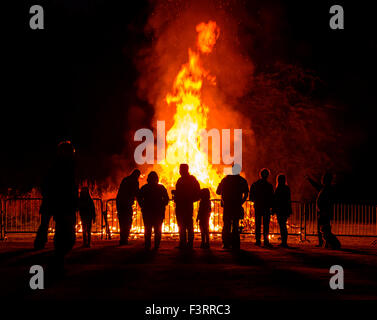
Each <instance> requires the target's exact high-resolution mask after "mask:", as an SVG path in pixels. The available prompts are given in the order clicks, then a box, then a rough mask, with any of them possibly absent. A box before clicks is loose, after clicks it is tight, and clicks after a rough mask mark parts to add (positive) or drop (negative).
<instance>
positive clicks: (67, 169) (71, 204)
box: [36, 141, 78, 272]
mask: <svg viewBox="0 0 377 320" xmlns="http://www.w3.org/2000/svg"><path fill="white" fill-rule="evenodd" d="M74 153H75V150H74V148H73V146H72V144H71V142H70V141H63V142H61V143H59V145H58V148H57V154H56V158H55V160H54V162H53V164H52V166H51V168H50V170H49V172H48V175H47V177H46V179H45V182H44V183H43V186H42V195H43V200H42V209H41V212H42V219H44V220H43V222H42V224H41V228H40V229H39V230H38V234H37V239H36V246H37V247H38V246H39V248H40V247H41V246H42V244H43V245H44V243H45V240H46V239H47V228H48V222H49V217H51V216H52V217H53V218H54V220H55V236H54V246H55V258H56V260H55V265H54V267H56V268H57V269H56V271H57V272H60V271H63V266H64V256H65V255H66V254H67V253H68V252H69V251H70V250H71V249H72V247H73V245H74V244H75V240H76V234H75V225H76V211H77V207H78V189H77V186H76V183H75V165H74ZM42 229H43V230H42ZM38 237H40V238H38ZM40 239H41V240H40ZM39 241H40V242H39Z"/></svg>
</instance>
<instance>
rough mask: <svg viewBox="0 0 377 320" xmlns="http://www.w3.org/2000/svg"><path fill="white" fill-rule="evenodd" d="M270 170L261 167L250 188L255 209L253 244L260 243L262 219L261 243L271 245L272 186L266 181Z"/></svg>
mask: <svg viewBox="0 0 377 320" xmlns="http://www.w3.org/2000/svg"><path fill="white" fill-rule="evenodd" d="M269 175H270V171H269V170H268V169H262V170H261V172H260V177H261V178H260V179H259V180H258V181H256V182H254V183H253V184H252V186H251V188H250V200H251V201H252V202H254V210H255V244H256V245H257V246H259V245H260V244H261V226H262V219H263V244H264V246H266V247H271V244H270V241H269V239H268V235H269V230H270V217H271V208H272V205H273V200H274V187H273V186H272V184H271V183H269V182H268V181H267V179H268V176H269Z"/></svg>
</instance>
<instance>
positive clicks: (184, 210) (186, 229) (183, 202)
mask: <svg viewBox="0 0 377 320" xmlns="http://www.w3.org/2000/svg"><path fill="white" fill-rule="evenodd" d="M179 173H180V174H181V177H180V178H179V179H178V181H177V183H176V185H175V191H174V192H173V196H174V201H175V215H176V217H177V223H178V228H179V248H181V249H183V248H192V247H193V244H194V223H193V212H194V202H196V201H198V200H199V199H200V185H199V182H198V181H197V180H196V178H195V177H194V176H192V175H190V174H189V167H188V165H187V164H181V165H180V167H179Z"/></svg>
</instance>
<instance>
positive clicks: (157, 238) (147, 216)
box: [137, 171, 169, 250]
mask: <svg viewBox="0 0 377 320" xmlns="http://www.w3.org/2000/svg"><path fill="white" fill-rule="evenodd" d="M147 182H148V183H147V184H145V185H144V186H142V188H141V189H140V192H139V193H138V195H137V201H138V202H139V205H140V208H141V212H142V214H143V221H144V230H145V231H144V237H145V248H146V249H148V250H149V249H150V248H151V237H152V228H153V229H154V248H155V249H158V248H159V246H160V242H161V228H162V222H163V221H164V218H165V207H166V206H167V205H168V203H169V195H168V192H167V190H166V188H165V187H164V186H163V185H162V184H159V183H158V175H157V173H156V172H155V171H151V172H150V173H149V175H148V178H147Z"/></svg>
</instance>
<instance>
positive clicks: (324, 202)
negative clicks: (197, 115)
mask: <svg viewBox="0 0 377 320" xmlns="http://www.w3.org/2000/svg"><path fill="white" fill-rule="evenodd" d="M74 154H75V150H74V148H73V146H72V144H71V143H70V142H69V141H64V142H61V143H60V144H59V145H58V150H57V154H56V159H55V160H54V162H53V164H52V166H51V168H50V170H49V172H48V174H47V177H46V179H45V180H44V183H43V185H42V188H41V189H42V197H43V201H42V205H41V208H40V213H41V224H40V227H39V229H38V232H37V236H36V238H35V242H34V246H35V248H36V249H42V248H44V246H45V244H46V242H47V233H48V226H49V222H50V220H51V218H53V219H54V220H55V236H54V246H55V252H56V259H57V260H56V261H57V262H58V264H62V261H63V260H64V256H65V254H66V253H68V252H69V251H70V250H71V249H72V247H73V245H74V243H75V237H76V233H75V225H76V211H77V210H78V211H79V214H80V218H81V222H82V229H83V245H84V247H90V244H91V226H92V223H93V222H94V221H95V218H96V214H95V207H94V203H93V200H92V198H91V196H90V192H89V189H88V188H87V187H83V188H81V192H80V194H79V192H78V188H77V186H76V183H75V170H74ZM240 171H241V168H240V166H239V165H237V164H234V165H233V167H232V173H231V174H229V175H227V176H226V177H224V178H223V179H222V180H221V182H220V184H219V185H218V187H217V190H216V193H217V194H218V195H219V196H221V206H222V207H223V229H222V242H223V248H224V249H226V250H228V249H232V250H238V249H240V226H239V225H240V220H241V219H243V218H244V208H243V204H244V203H245V201H247V199H249V200H251V201H252V202H253V203H254V210H255V244H256V245H257V246H261V245H262V243H261V240H262V239H261V238H262V234H261V230H262V224H263V246H265V247H271V246H272V245H271V244H270V241H269V225H270V218H271V215H272V214H276V216H277V221H278V224H279V227H280V234H281V246H282V247H286V248H287V247H288V231H287V220H288V218H289V216H290V215H291V214H292V205H291V191H290V188H289V187H288V185H287V181H286V177H285V175H283V174H280V175H279V176H278V177H277V185H276V189H275V190H274V187H273V185H272V184H271V183H270V182H269V175H270V171H269V170H268V169H262V170H261V171H260V179H259V180H257V181H256V182H254V183H252V184H251V186H250V188H249V185H248V182H247V181H246V179H245V178H243V177H241V175H240ZM179 172H180V178H179V179H178V180H177V182H176V185H175V189H174V190H172V197H173V200H174V203H175V215H176V220H177V224H178V229H179V245H178V248H180V249H192V248H193V245H194V203H195V202H198V201H199V210H198V215H197V222H199V226H200V232H201V245H200V247H201V248H203V249H208V248H209V247H210V236H209V235H210V231H209V225H210V217H211V211H212V208H211V199H210V198H211V195H210V190H209V189H207V188H203V189H201V188H200V184H199V182H198V181H197V179H196V178H195V176H193V175H191V174H190V172H189V166H188V165H187V164H181V165H180V168H179ZM139 177H140V171H139V170H138V169H135V170H134V171H133V172H132V173H131V174H130V175H129V176H127V177H125V178H124V179H123V180H122V182H121V184H120V187H119V190H118V193H117V197H116V208H117V213H118V221H119V228H120V245H127V244H128V240H129V236H130V231H131V226H132V220H133V205H134V202H135V200H136V201H137V202H138V203H139V205H140V208H141V212H142V217H143V221H144V230H145V231H144V235H145V248H146V249H147V250H149V249H151V246H152V243H151V239H152V231H153V232H154V249H158V248H159V246H160V242H161V233H162V224H163V221H164V218H165V208H166V206H167V205H168V203H169V195H168V192H167V190H166V188H165V187H164V186H163V185H162V184H160V183H159V177H158V174H157V173H156V172H155V171H152V172H150V173H149V174H148V178H147V183H146V184H145V185H143V186H142V187H141V188H140V187H139ZM308 181H309V182H310V183H311V184H312V185H313V186H314V187H315V188H316V190H317V191H318V196H317V214H318V237H319V244H318V245H319V246H322V245H323V244H324V243H326V246H330V247H332V248H334V249H339V248H340V242H339V241H338V239H337V238H336V237H335V235H334V234H333V233H332V232H331V219H332V211H333V210H332V208H333V202H334V189H333V187H332V175H331V174H329V173H326V174H325V175H324V177H323V180H322V183H318V182H316V181H314V180H313V179H311V178H308Z"/></svg>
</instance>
